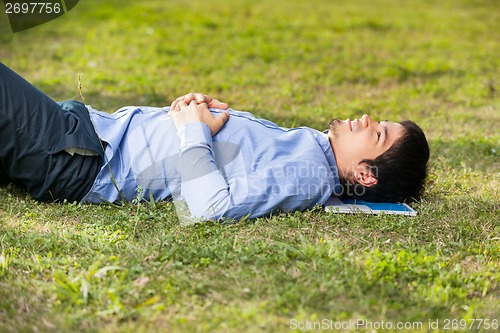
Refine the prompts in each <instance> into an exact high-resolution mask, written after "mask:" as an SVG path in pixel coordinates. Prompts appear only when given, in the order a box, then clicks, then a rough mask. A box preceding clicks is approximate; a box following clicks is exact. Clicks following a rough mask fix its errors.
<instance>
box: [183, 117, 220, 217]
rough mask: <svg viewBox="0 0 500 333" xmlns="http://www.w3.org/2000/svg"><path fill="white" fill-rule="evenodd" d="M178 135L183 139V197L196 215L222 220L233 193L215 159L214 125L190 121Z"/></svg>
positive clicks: (192, 213) (193, 214)
mask: <svg viewBox="0 0 500 333" xmlns="http://www.w3.org/2000/svg"><path fill="white" fill-rule="evenodd" d="M177 135H178V137H179V139H180V153H179V159H178V161H177V171H178V172H179V175H180V178H181V196H182V198H183V199H184V200H185V202H186V204H187V206H188V208H189V211H190V213H191V215H192V216H193V217H194V218H198V219H201V220H212V219H214V220H217V219H220V218H221V217H222V216H223V214H224V212H225V211H226V210H227V209H228V207H229V206H230V192H229V185H228V183H227V181H226V179H225V178H224V175H223V174H222V173H221V172H220V170H219V169H218V168H217V164H216V162H215V158H214V153H213V150H212V148H211V144H212V136H211V133H210V128H209V127H208V125H206V124H204V123H201V122H192V123H187V124H185V125H184V126H182V127H181V128H180V129H179V130H178V131H177Z"/></svg>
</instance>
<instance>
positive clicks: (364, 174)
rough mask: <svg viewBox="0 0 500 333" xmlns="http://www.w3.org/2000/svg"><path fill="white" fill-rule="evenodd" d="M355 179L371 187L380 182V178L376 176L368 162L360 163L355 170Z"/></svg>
mask: <svg viewBox="0 0 500 333" xmlns="http://www.w3.org/2000/svg"><path fill="white" fill-rule="evenodd" d="M354 179H355V180H356V181H357V182H358V183H359V184H361V185H363V186H366V187H371V186H373V185H376V184H377V183H378V179H377V178H376V177H375V175H374V174H373V172H372V171H371V169H370V166H369V165H368V164H366V163H359V164H358V165H357V167H356V168H355V170H354Z"/></svg>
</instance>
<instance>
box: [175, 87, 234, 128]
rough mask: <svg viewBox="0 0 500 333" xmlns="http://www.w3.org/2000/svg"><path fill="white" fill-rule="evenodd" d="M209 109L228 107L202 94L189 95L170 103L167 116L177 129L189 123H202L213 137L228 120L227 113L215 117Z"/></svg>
mask: <svg viewBox="0 0 500 333" xmlns="http://www.w3.org/2000/svg"><path fill="white" fill-rule="evenodd" d="M209 108H217V109H222V110H227V108H228V105H227V104H226V103H223V102H220V101H218V100H216V99H213V98H211V97H210V96H207V95H204V94H200V93H189V94H187V95H184V96H181V97H179V98H177V99H176V100H175V101H173V102H172V105H171V106H170V111H169V114H170V115H171V117H172V119H173V120H174V124H175V127H176V128H177V129H179V128H181V127H182V126H184V125H185V124H187V123H190V122H202V123H205V124H207V125H208V127H209V128H210V131H211V133H212V136H214V135H215V134H216V133H217V132H218V131H219V130H220V129H221V128H222V126H224V124H225V123H226V121H227V120H228V119H229V112H227V111H225V112H222V113H221V114H220V115H219V116H218V117H215V116H214V115H213V114H212V113H211V112H210V110H209Z"/></svg>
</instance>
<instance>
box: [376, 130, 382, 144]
mask: <svg viewBox="0 0 500 333" xmlns="http://www.w3.org/2000/svg"><path fill="white" fill-rule="evenodd" d="M381 135H382V134H381V133H380V132H377V142H379V141H380V136H381Z"/></svg>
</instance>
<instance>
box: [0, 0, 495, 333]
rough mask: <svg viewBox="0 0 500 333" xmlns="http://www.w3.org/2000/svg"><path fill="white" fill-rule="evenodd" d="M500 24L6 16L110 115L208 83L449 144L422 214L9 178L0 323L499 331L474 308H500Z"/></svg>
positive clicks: (302, 13) (233, 5)
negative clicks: (95, 198)
mask: <svg viewBox="0 0 500 333" xmlns="http://www.w3.org/2000/svg"><path fill="white" fill-rule="evenodd" d="M498 31H500V4H499V3H498V1H495V0H489V1H488V0H470V1H468V0H442V1H439V2H434V1H425V0H424V1H422V0H407V1H388V0H386V1H383V0H380V1H368V0H366V1H361V0H354V1H326V0H323V1H320V0H311V1H299V0H288V1H279V0H266V1H249V0H231V1H229V0H228V1H222V0H215V1H209V2H207V1H201V0H193V1H186V0H183V1H160V0H156V1H154V0H150V1H123V0H120V1H118V0H116V1H112V0H106V1H97V0H94V1H91V0H87V1H80V4H79V5H78V6H77V7H75V8H74V9H73V10H72V11H70V12H69V13H68V14H66V15H64V16H63V17H61V18H59V19H57V20H55V21H52V22H50V23H47V24H45V25H42V26H39V27H37V28H34V29H31V30H28V31H25V32H21V33H16V34H12V33H11V32H10V28H9V26H8V22H7V20H6V18H5V17H3V18H0V45H1V46H0V59H2V61H3V62H4V63H6V64H7V65H8V66H10V67H11V68H13V69H15V70H16V71H17V72H19V73H20V74H22V75H23V76H24V77H26V78H27V79H28V80H29V81H30V82H32V83H33V84H34V85H35V86H37V87H38V88H40V89H41V90H43V91H45V92H46V93H47V94H49V95H50V96H51V97H53V98H54V99H56V100H65V99H80V92H79V89H78V80H77V77H78V75H79V73H82V74H83V76H82V93H83V96H84V98H85V102H86V103H87V104H91V105H93V106H94V107H95V108H97V109H101V110H106V111H110V112H111V111H114V110H115V109H117V108H119V107H121V106H124V105H128V104H135V105H138V104H142V105H165V104H167V105H168V104H170V102H171V101H172V100H173V99H174V98H175V97H177V96H179V95H181V94H184V93H186V92H188V91H202V92H205V93H208V94H210V95H212V96H214V97H216V98H218V99H220V100H223V101H226V102H228V103H229V104H230V106H232V107H233V108H235V109H240V110H246V111H251V112H253V113H254V114H256V115H258V116H261V117H265V118H268V119H271V120H273V121H276V122H278V123H279V124H281V125H283V126H301V125H306V126H310V127H315V128H318V129H322V128H325V126H326V124H327V123H328V121H329V120H330V118H331V117H332V116H338V117H343V118H344V117H345V118H346V117H352V116H360V115H362V114H363V113H369V114H371V115H372V116H373V117H375V118H378V119H387V118H389V119H392V120H401V119H404V118H411V119H413V120H415V121H417V122H418V123H419V124H421V125H422V127H423V128H424V130H425V132H426V133H427V135H428V139H429V142H430V145H431V150H432V151H431V163H430V175H429V180H428V183H427V191H426V194H425V196H424V198H423V200H422V202H420V203H418V204H415V208H416V209H417V210H418V211H419V214H418V216H417V217H414V218H407V217H395V216H342V215H334V214H333V215H332V214H328V213H325V212H323V211H322V210H321V209H316V210H313V211H308V212H303V213H294V214H288V215H281V216H274V217H270V218H261V219H257V220H252V221H241V222H240V223H237V224H232V225H226V224H217V223H205V224H201V225H195V226H189V227H181V226H180V225H179V223H178V219H177V217H176V214H175V209H174V207H173V206H172V205H171V204H168V203H156V204H152V203H141V204H135V205H130V206H129V205H127V206H123V207H115V206H111V205H103V206H88V205H76V204H39V203H36V202H34V201H33V200H32V199H30V198H29V197H28V196H26V194H24V193H23V192H22V191H21V190H19V189H16V188H13V187H10V186H9V187H4V188H0V332H33V331H37V332H54V331H58V332H74V331H80V332H96V331H102V332H155V331H158V332H171V331H173V332H205V331H218V332H260V331H263V332H287V331H290V328H294V327H292V326H293V325H291V324H292V323H294V322H292V320H294V319H295V320H296V322H295V323H298V322H301V323H303V324H304V325H305V323H307V322H309V323H312V322H315V321H316V322H321V321H322V320H323V319H327V320H332V321H334V322H338V323H340V322H342V323H345V322H348V321H349V320H358V319H366V320H368V321H371V322H381V321H382V320H384V321H385V322H391V323H393V324H394V325H396V323H397V322H422V323H423V329H422V331H429V330H427V328H428V323H429V320H431V321H432V322H434V321H435V320H437V319H438V320H439V321H440V326H439V331H443V332H445V331H446V332H448V331H453V330H446V329H445V326H444V325H445V320H446V319H457V320H460V319H462V320H465V321H466V322H467V324H468V325H471V324H472V325H473V326H472V329H473V330H474V331H484V332H493V331H495V330H494V329H493V328H492V327H490V329H486V326H484V325H483V326H481V327H480V326H479V324H478V322H477V321H476V322H475V323H473V321H472V319H474V318H483V319H489V320H490V322H491V321H492V320H494V319H496V320H500V305H499V304H500V289H499V288H500V286H499V281H500V260H499V259H500V253H499V252H500V251H499V250H500V242H499V240H500V236H499V232H500V214H499V211H500V202H499V201H500V200H499V198H500V191H499V188H500V174H499V171H498V170H500V157H499V156H500V133H499V130H498V128H499V127H500V110H499V109H500V92H499V91H500V75H499V74H500V70H499V68H500V57H499V56H498V55H499V54H500V43H499V40H498ZM456 323H457V322H456ZM449 328H455V330H454V331H463V330H460V329H459V328H460V327H459V326H455V327H453V326H451V325H450V326H449ZM360 330H361V331H363V330H366V331H371V330H370V328H369V327H364V328H363V327H361V328H360ZM297 331H300V329H298V328H297ZM304 331H307V330H305V329H304ZM386 331H391V330H386ZM407 331H418V330H417V329H408V330H407Z"/></svg>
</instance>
